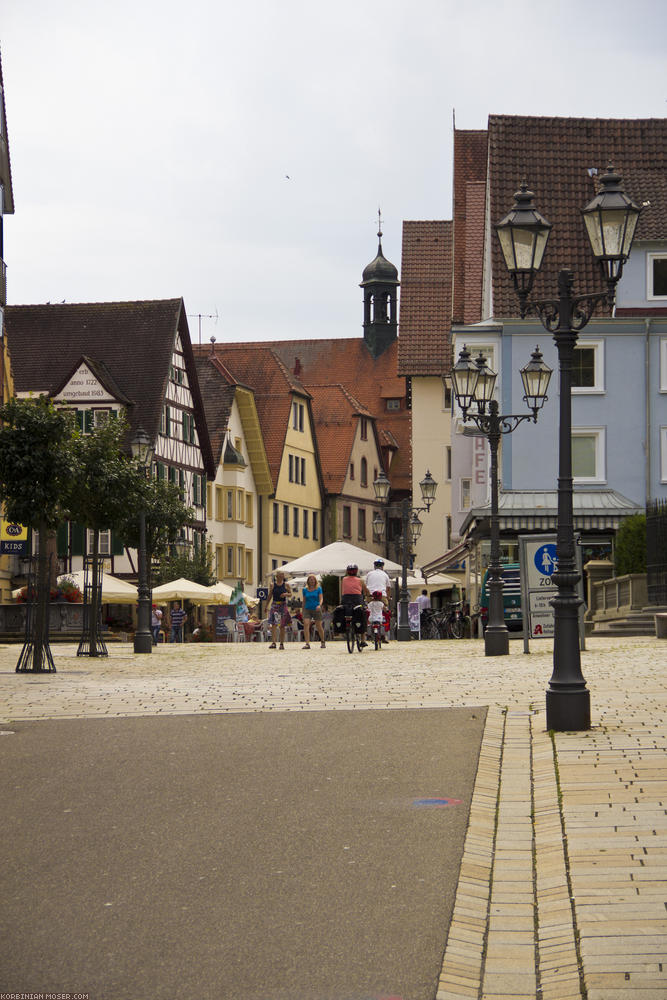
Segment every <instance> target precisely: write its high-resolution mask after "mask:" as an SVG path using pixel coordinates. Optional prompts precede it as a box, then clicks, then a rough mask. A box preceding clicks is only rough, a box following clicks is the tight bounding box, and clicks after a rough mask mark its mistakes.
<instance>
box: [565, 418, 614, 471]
mask: <svg viewBox="0 0 667 1000" xmlns="http://www.w3.org/2000/svg"><path fill="white" fill-rule="evenodd" d="M606 478H607V473H606V468H605V432H604V428H603V427H578V428H577V429H576V430H573V431H572V479H573V482H575V483H604V482H606Z"/></svg>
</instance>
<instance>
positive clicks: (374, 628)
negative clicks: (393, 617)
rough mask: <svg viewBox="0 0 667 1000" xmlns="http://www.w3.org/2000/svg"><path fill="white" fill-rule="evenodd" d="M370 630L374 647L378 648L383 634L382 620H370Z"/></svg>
mask: <svg viewBox="0 0 667 1000" xmlns="http://www.w3.org/2000/svg"><path fill="white" fill-rule="evenodd" d="M371 632H372V634H373V642H374V643H375V648H376V649H380V647H381V646H382V636H383V634H384V622H371Z"/></svg>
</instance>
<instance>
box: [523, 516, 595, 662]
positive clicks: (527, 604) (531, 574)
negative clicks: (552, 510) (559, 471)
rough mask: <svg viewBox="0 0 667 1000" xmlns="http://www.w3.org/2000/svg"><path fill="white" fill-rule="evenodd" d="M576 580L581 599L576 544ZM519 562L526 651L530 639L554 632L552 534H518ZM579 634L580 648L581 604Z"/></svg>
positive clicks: (579, 563)
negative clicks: (577, 577) (577, 580)
mask: <svg viewBox="0 0 667 1000" xmlns="http://www.w3.org/2000/svg"><path fill="white" fill-rule="evenodd" d="M576 561H577V571H578V573H579V583H578V586H577V590H578V592H579V597H580V598H581V599H582V600H583V582H582V579H581V548H580V547H579V545H577V546H576ZM519 563H520V566H521V602H522V605H523V611H524V614H523V648H524V651H525V652H528V650H529V640H530V639H531V638H532V639H549V638H553V634H554V609H553V606H552V601H553V599H554V597H556V596H557V594H558V587H557V586H556V584H555V582H554V579H553V575H554V573H555V572H556V571H557V569H558V556H557V553H556V536H555V535H520V536H519ZM579 621H580V635H581V644H582V648H583V637H584V631H583V606H582V613H581V615H580V619H579Z"/></svg>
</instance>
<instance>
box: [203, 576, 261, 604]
mask: <svg viewBox="0 0 667 1000" xmlns="http://www.w3.org/2000/svg"><path fill="white" fill-rule="evenodd" d="M206 589H207V590H208V592H209V594H211V596H212V598H213V600H212V601H211V603H212V604H229V600H230V598H231V596H232V594H233V593H234V588H233V587H230V586H229V585H228V584H226V583H223V582H222V580H218V582H217V583H214V584H213V585H212V586H210V587H207V588H206ZM243 599H244V601H245V602H246V604H247V605H248V607H249V608H254V607H255V605H256V604H258V603H259V602H258V600H257V598H256V597H251V596H250V594H246V593H245V592H244V594H243Z"/></svg>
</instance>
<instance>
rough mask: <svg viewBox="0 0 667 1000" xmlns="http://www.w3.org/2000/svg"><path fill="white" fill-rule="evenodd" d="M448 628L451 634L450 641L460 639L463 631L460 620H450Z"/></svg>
mask: <svg viewBox="0 0 667 1000" xmlns="http://www.w3.org/2000/svg"><path fill="white" fill-rule="evenodd" d="M449 627H450V630H451V633H452V639H462V638H463V633H464V631H465V629H464V627H463V621H462V619H461V618H452V620H451V622H450V623H449Z"/></svg>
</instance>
